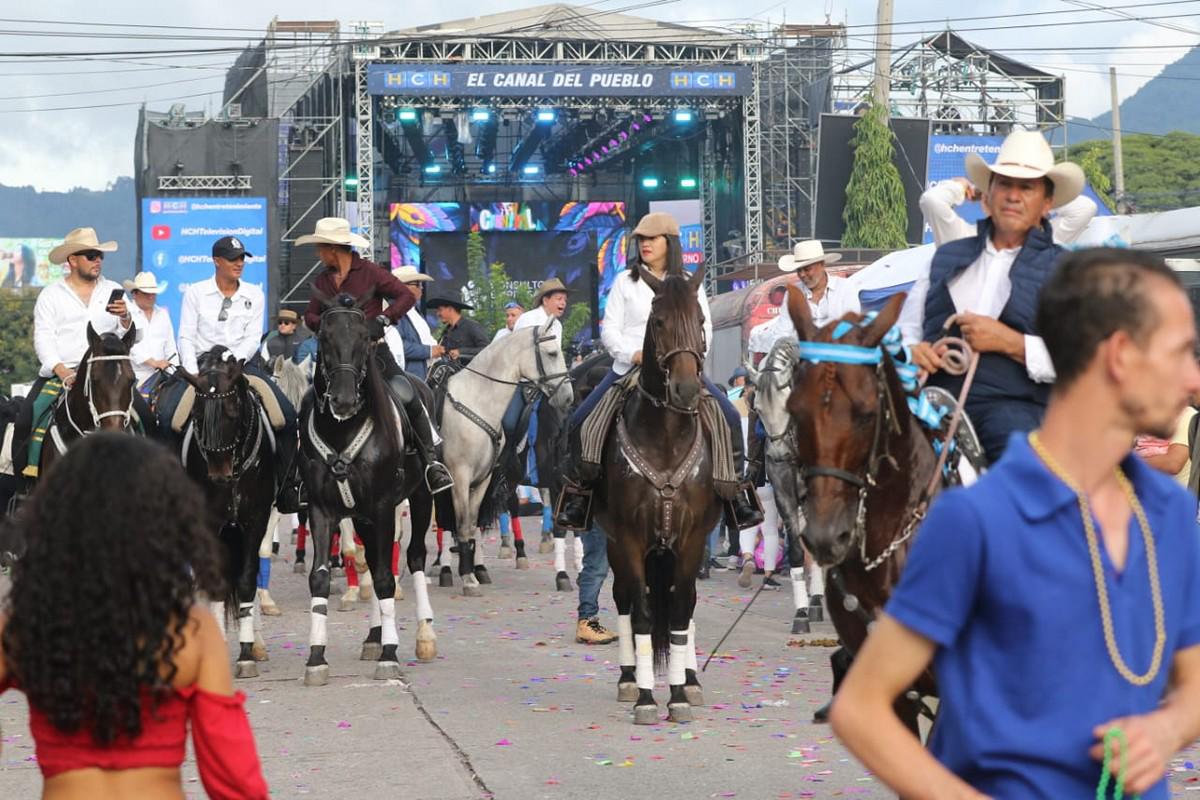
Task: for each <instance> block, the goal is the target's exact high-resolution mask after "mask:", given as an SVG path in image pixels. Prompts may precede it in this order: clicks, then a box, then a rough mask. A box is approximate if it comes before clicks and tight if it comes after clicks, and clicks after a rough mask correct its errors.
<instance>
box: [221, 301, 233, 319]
mask: <svg viewBox="0 0 1200 800" xmlns="http://www.w3.org/2000/svg"><path fill="white" fill-rule="evenodd" d="M231 308H233V298H232V297H226V298H225V299H224V300H222V301H221V313H220V314H217V322H224V321H225V320H227V319H229V309H231Z"/></svg>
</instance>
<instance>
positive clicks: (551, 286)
mask: <svg viewBox="0 0 1200 800" xmlns="http://www.w3.org/2000/svg"><path fill="white" fill-rule="evenodd" d="M555 292H562V293H563V294H570V292H569V291H567V287H566V286H564V285H563V282H562V281H560V280H559V279H558V278H551V279H550V280H548V281H542V284H541V286H539V287H538V290H537V293H536V294H535V295H534V296H533V300H532V301H531V302H530V305H532V306H533V307H534V308H537V307H538V306H539V305H540V304H541V302H542V298H543V297H545V296H546V295H548V294H554V293H555Z"/></svg>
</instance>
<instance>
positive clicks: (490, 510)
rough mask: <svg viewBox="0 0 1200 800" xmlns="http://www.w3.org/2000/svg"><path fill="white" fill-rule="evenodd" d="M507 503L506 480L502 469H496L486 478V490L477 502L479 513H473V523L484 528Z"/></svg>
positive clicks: (494, 519) (496, 516)
mask: <svg viewBox="0 0 1200 800" xmlns="http://www.w3.org/2000/svg"><path fill="white" fill-rule="evenodd" d="M507 504H508V481H507V480H506V479H505V476H504V475H503V474H502V470H500V469H497V470H496V471H494V472H493V473H492V477H491V479H489V480H488V486H487V491H485V492H484V493H483V500H482V501H481V502H480V503H479V513H478V514H476V515H475V523H476V524H477V525H478V526H479V527H481V528H486V527H487V526H489V525H491V524H492V523H493V522H495V521H496V519H497V518H498V517H499V516H500V512H501V511H503V510H504V508H505V506H506V505H507Z"/></svg>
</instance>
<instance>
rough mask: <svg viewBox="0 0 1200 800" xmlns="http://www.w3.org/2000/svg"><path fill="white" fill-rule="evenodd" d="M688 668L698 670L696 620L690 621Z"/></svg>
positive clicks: (693, 670)
mask: <svg viewBox="0 0 1200 800" xmlns="http://www.w3.org/2000/svg"><path fill="white" fill-rule="evenodd" d="M687 668H688V669H690V670H691V671H692V672H696V671H697V667H696V620H692V621H691V622H689V623H688V643H687Z"/></svg>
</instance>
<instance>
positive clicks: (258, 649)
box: [250, 642, 271, 661]
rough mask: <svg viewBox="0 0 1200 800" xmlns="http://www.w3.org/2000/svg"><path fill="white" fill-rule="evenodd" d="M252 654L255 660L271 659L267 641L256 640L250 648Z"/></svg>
mask: <svg viewBox="0 0 1200 800" xmlns="http://www.w3.org/2000/svg"><path fill="white" fill-rule="evenodd" d="M250 655H251V656H253V658H254V660H255V661H270V660H271V656H269V655H267V645H266V642H255V643H254V646H253V647H251V648H250Z"/></svg>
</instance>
